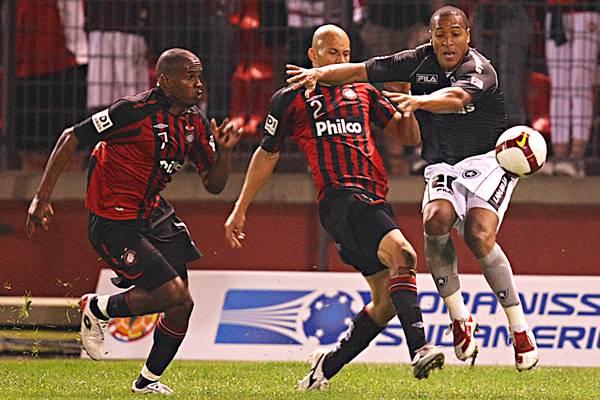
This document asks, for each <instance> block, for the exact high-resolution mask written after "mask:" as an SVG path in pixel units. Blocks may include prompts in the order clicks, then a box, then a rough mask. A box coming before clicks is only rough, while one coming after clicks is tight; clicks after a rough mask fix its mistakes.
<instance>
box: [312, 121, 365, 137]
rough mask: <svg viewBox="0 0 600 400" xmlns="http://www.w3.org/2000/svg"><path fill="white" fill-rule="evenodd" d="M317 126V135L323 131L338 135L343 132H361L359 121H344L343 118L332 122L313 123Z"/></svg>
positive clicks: (320, 134) (321, 134)
mask: <svg viewBox="0 0 600 400" xmlns="http://www.w3.org/2000/svg"><path fill="white" fill-rule="evenodd" d="M315 126H316V128H317V136H323V133H326V134H328V135H340V134H344V133H355V134H360V133H362V125H361V124H360V122H352V121H346V120H345V119H343V118H338V119H336V120H335V121H334V122H331V121H319V122H317V123H316V124H315Z"/></svg>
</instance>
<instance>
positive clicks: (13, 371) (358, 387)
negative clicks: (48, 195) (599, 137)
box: [0, 358, 600, 400]
mask: <svg viewBox="0 0 600 400" xmlns="http://www.w3.org/2000/svg"><path fill="white" fill-rule="evenodd" d="M141 366H142V361H101V362H93V361H90V360H80V359H31V358H29V359H6V358H5V359H0V399H10V400H17V399H78V400H82V399H125V398H132V395H131V393H130V389H129V388H130V386H131V383H132V382H133V380H134V379H135V378H136V377H137V374H138V372H139V370H140V368H141ZM307 371H308V364H306V363H281V362H201V361H197V362H196V361H175V362H174V363H173V364H172V365H171V366H170V367H169V369H168V370H167V371H166V373H165V374H164V376H163V381H164V383H166V384H168V385H169V386H170V387H171V388H173V389H174V391H175V394H174V396H172V397H171V398H173V399H228V400H241V399H269V400H270V399H322V400H326V399H343V400H350V399H361V400H370V399H444V400H446V399H460V400H463V399H468V400H471V399H509V400H521V399H536V400H537V399H569V400H573V399H600V369H595V368H549V367H538V368H536V369H534V370H532V371H527V372H522V373H519V372H517V371H516V370H515V369H514V368H509V367H487V366H476V367H474V368H472V369H471V368H468V367H465V366H446V367H444V369H443V370H441V371H439V370H436V371H434V373H433V374H432V375H431V376H430V377H429V379H427V380H422V381H418V380H416V379H414V378H413V377H412V374H411V370H410V368H409V366H408V365H389V364H380V365H375V364H359V363H357V364H350V365H349V366H347V367H346V368H344V369H343V370H342V371H341V372H340V373H339V374H338V376H336V377H335V378H334V379H332V381H331V387H330V389H329V390H328V391H323V392H298V391H296V389H295V385H296V382H297V381H298V380H299V379H300V378H302V377H303V376H304V374H305V373H306V372H307ZM152 397H153V396H152ZM153 398H154V397H153Z"/></svg>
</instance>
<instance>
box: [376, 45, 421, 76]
mask: <svg viewBox="0 0 600 400" xmlns="http://www.w3.org/2000/svg"><path fill="white" fill-rule="evenodd" d="M416 66H417V54H416V52H415V50H404V51H401V52H399V53H395V54H392V55H389V56H384V57H373V58H370V59H368V60H367V61H365V67H366V68H367V76H368V79H369V82H409V81H410V74H411V72H412V71H413V70H414V69H415V68H416Z"/></svg>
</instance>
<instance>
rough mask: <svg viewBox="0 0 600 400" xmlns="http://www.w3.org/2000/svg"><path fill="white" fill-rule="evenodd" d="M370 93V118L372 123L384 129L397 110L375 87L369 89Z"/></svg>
mask: <svg viewBox="0 0 600 400" xmlns="http://www.w3.org/2000/svg"><path fill="white" fill-rule="evenodd" d="M367 90H368V92H369V100H370V102H369V103H370V107H369V117H370V120H371V122H372V123H374V124H375V125H377V126H378V127H379V128H381V129H383V128H385V126H386V125H387V124H388V122H390V120H391V119H392V118H393V117H394V114H395V113H396V109H395V108H394V106H393V105H392V104H391V103H390V102H389V100H388V99H386V98H385V97H383V96H382V95H381V93H380V92H379V90H377V89H375V88H374V87H373V86H370V85H369V87H368V89H367Z"/></svg>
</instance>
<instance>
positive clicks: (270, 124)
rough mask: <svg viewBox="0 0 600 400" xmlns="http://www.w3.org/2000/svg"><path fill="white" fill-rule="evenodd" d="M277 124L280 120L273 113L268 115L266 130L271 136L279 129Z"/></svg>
mask: <svg viewBox="0 0 600 400" xmlns="http://www.w3.org/2000/svg"><path fill="white" fill-rule="evenodd" d="M277 125H279V121H278V120H277V118H275V117H274V116H272V115H271V114H268V115H267V119H266V120H265V131H267V133H268V134H269V135H271V136H275V131H277Z"/></svg>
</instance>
